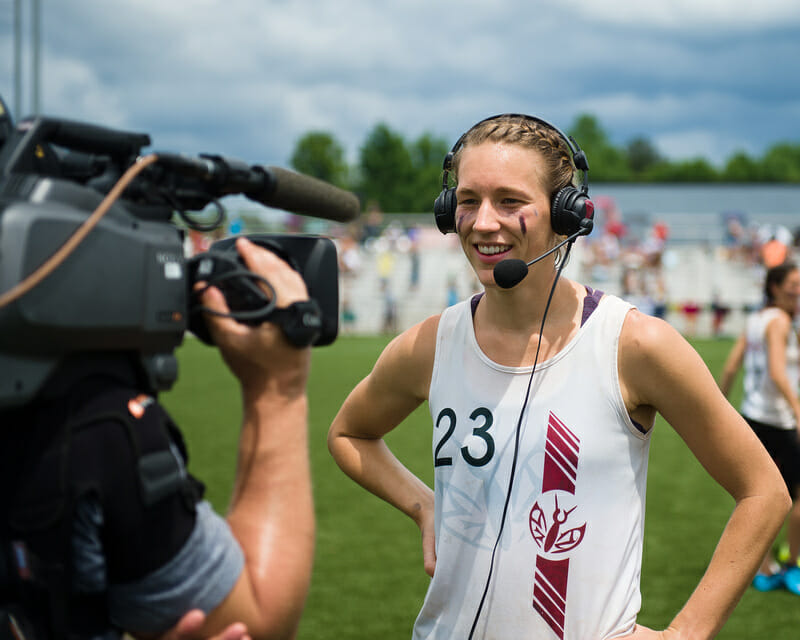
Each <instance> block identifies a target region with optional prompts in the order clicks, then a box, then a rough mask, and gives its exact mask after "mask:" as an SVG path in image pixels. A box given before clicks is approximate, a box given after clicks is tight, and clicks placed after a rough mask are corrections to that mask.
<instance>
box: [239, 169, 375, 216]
mask: <svg viewBox="0 0 800 640" xmlns="http://www.w3.org/2000/svg"><path fill="white" fill-rule="evenodd" d="M261 170H262V171H264V172H265V174H266V175H268V176H269V177H270V187H271V188H270V189H267V190H262V191H260V192H258V193H245V195H246V196H247V197H248V198H250V199H251V200H255V201H256V202H260V203H261V204H265V205H267V206H268V207H277V208H278V209H284V210H286V211H291V212H293V213H299V214H301V215H304V216H314V217H315V218H325V219H326V220H335V221H336V222H350V221H351V220H355V219H356V218H357V217H358V215H359V213H360V211H361V204H360V203H359V200H358V197H357V196H356V195H355V194H354V193H351V192H350V191H345V190H344V189H340V188H338V187H335V186H333V185H332V184H329V183H327V182H325V181H323V180H319V179H318V178H314V177H313V176H308V175H305V174H303V173H296V172H295V171H290V170H288V169H281V168H280V167H261Z"/></svg>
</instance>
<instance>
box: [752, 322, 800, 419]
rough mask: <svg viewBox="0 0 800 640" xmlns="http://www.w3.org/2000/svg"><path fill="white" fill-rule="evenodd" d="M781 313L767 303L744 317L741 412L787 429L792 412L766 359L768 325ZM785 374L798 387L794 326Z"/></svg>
mask: <svg viewBox="0 0 800 640" xmlns="http://www.w3.org/2000/svg"><path fill="white" fill-rule="evenodd" d="M782 313H784V311H782V310H781V309H778V308H777V307H767V308H765V309H761V310H760V311H755V312H753V313H751V314H750V315H749V316H748V317H747V323H746V325H745V337H746V339H747V347H746V349H745V352H744V381H743V386H744V398H743V399H742V405H741V407H740V411H741V413H742V415H743V416H745V417H747V418H750V419H751V420H755V421H756V422H763V423H764V424H768V425H770V426H773V427H775V428H777V429H787V430H788V429H794V428H795V427H796V426H797V425H796V423H795V417H794V412H793V411H792V408H791V406H789V403H788V402H787V401H786V398H784V397H783V394H782V393H781V392H780V391H778V388H777V387H776V386H775V383H774V382H773V381H772V378H770V376H769V363H768V360H767V340H766V332H767V325H768V324H769V323H770V321H771V320H773V319H775V318H776V317H778V316H779V315H780V314H782ZM786 375H787V377H788V379H789V385H790V387H791V388H792V389H797V388H798V385H800V346H798V341H797V334H796V333H795V332H794V330H790V331H789V340H788V343H787V345H786Z"/></svg>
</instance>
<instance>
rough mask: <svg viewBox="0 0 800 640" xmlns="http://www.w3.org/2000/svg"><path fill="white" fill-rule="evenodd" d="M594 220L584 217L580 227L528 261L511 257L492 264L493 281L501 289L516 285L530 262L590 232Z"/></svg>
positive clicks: (523, 276)
mask: <svg viewBox="0 0 800 640" xmlns="http://www.w3.org/2000/svg"><path fill="white" fill-rule="evenodd" d="M593 226H594V222H593V221H592V219H591V218H584V219H583V220H581V222H580V229H578V231H576V232H575V233H573V234H572V235H571V236H569V237H568V238H567V239H566V240H562V241H561V242H559V243H558V244H557V245H556V246H555V247H553V248H552V249H550V250H549V251H547V252H546V253H543V254H542V255H540V256H539V257H538V258H534V259H533V260H531V261H530V262H525V261H524V260H519V259H517V258H512V259H509V260H501V261H500V262H498V263H497V264H496V265H495V266H494V281H495V283H497V286H498V287H500V288H501V289H511V288H512V287H516V286H517V285H518V284H519V283H520V282H522V281H523V280H524V279H525V276H527V275H528V267H530V266H531V265H532V264H535V263H537V262H539V260H542V259H544V258H546V257H547V256H549V255H550V254H551V253H553V252H554V251H557V250H558V249H560V248H561V247H563V246H564V245H565V244H567V243H568V242H574V241H575V239H576V238H577V237H578V236H586V235H589V234H590V233H591V232H592V227H593Z"/></svg>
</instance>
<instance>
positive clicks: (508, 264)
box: [494, 259, 528, 289]
mask: <svg viewBox="0 0 800 640" xmlns="http://www.w3.org/2000/svg"><path fill="white" fill-rule="evenodd" d="M526 275H528V265H527V264H526V263H525V262H524V261H523V260H517V259H513V260H501V261H500V262H498V263H497V264H496V265H495V266H494V281H495V282H496V283H497V286H498V287H501V288H503V289H510V288H511V287H515V286H517V285H518V284H519V283H520V282H522V281H523V279H524V278H525V276H526Z"/></svg>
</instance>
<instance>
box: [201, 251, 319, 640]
mask: <svg viewBox="0 0 800 640" xmlns="http://www.w3.org/2000/svg"><path fill="white" fill-rule="evenodd" d="M237 248H238V250H239V252H240V254H241V255H242V257H243V259H244V261H245V263H246V264H247V266H248V268H249V269H251V270H252V271H254V272H255V273H258V274H260V275H261V276H263V277H265V278H266V279H268V280H269V282H270V283H271V284H272V285H273V286H274V288H275V292H276V296H277V304H278V306H279V307H286V306H287V305H289V304H291V303H293V302H296V301H299V300H305V299H307V298H308V294H307V292H306V287H305V283H304V282H303V279H302V277H301V276H300V274H299V273H297V272H296V271H294V270H293V269H291V268H290V267H289V266H288V265H287V264H286V263H285V262H283V260H281V259H280V258H278V257H277V256H275V255H274V254H272V253H270V252H268V251H265V250H263V249H261V248H259V247H257V246H255V245H253V244H252V243H250V242H248V241H246V240H244V239H240V240H239V241H238V243H237ZM203 304H204V305H206V306H208V307H209V308H211V309H214V310H217V311H223V312H224V311H227V306H226V305H225V300H224V298H223V296H222V294H221V293H220V291H219V290H218V289H215V288H213V287H212V288H209V289H208V290H207V291H206V292H205V293H204V295H203ZM206 320H207V322H208V325H209V328H210V331H211V333H212V335H213V338H214V342H215V343H216V344H217V345H218V346H219V348H220V351H221V353H222V356H223V358H224V359H225V362H226V363H227V365H228V367H229V368H230V369H231V371H232V372H233V374H234V375H235V376H236V377H237V378H238V380H239V383H240V385H241V392H242V401H243V424H242V433H241V436H240V443H239V458H238V468H237V471H236V479H235V485H234V490H233V496H232V498H231V505H230V509H229V513H228V516H227V520H228V523H229V524H230V527H231V529H232V530H233V533H234V535H235V536H236V538H237V539H238V540H239V543H240V544H241V547H242V549H243V551H244V556H245V567H244V570H243V571H242V574H241V575H240V577H239V580H238V582H237V583H236V585H235V586H234V588H233V590H232V591H231V592H230V593H229V594H228V596H227V598H225V600H224V601H223V602H222V603H221V604H220V605H219V606H218V607H217V608H216V609H214V610H213V611H212V612H210V613H209V615H208V619H207V621H206V624H205V625H204V627H203V631H204V632H208V633H218V632H219V631H220V630H222V629H223V628H224V627H225V626H226V625H228V624H230V623H232V622H243V623H245V624H246V626H247V628H248V632H249V634H250V636H252V637H253V638H290V637H293V636H294V634H295V632H296V629H297V625H298V623H299V620H300V615H301V613H302V610H303V607H304V604H305V598H306V595H307V592H308V587H309V583H310V579H311V569H312V562H313V552H314V512H313V502H312V495H311V479H310V469H309V460H308V434H307V413H308V411H307V409H308V407H307V398H306V382H307V379H308V373H309V368H310V362H311V353H310V351H311V350H310V349H308V348H306V349H297V348H295V347H293V346H291V345H290V344H289V342H288V341H287V340H286V338H285V337H284V335H283V333H282V332H281V329H280V328H279V327H278V326H276V325H274V324H271V323H263V324H261V325H259V326H257V327H251V326H247V325H244V324H241V323H238V322H236V321H234V320H232V319H228V318H220V317H216V316H211V315H209V316H207V319H206Z"/></svg>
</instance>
